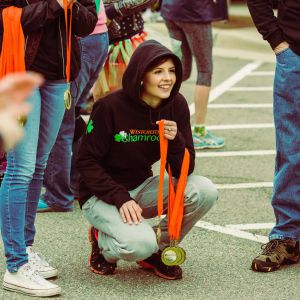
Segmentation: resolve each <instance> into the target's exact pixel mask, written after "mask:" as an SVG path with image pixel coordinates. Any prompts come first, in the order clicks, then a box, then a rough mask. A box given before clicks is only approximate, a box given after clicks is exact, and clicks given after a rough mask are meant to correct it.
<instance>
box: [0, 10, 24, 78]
mask: <svg viewBox="0 0 300 300" xmlns="http://www.w3.org/2000/svg"><path fill="white" fill-rule="evenodd" d="M21 14H22V8H18V7H14V6H10V7H7V8H5V9H3V10H2V19H3V42H2V50H1V58H0V78H1V77H3V76H4V75H6V74H8V73H13V72H25V51H24V49H25V37H24V33H23V29H22V25H21Z"/></svg>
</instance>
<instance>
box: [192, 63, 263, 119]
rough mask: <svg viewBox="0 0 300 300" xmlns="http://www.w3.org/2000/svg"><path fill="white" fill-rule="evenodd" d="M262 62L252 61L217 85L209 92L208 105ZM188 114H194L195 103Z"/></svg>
mask: <svg viewBox="0 0 300 300" xmlns="http://www.w3.org/2000/svg"><path fill="white" fill-rule="evenodd" d="M262 63H263V62H262V61H254V62H252V63H249V64H247V65H245V66H244V67H243V68H241V69H240V70H239V71H237V72H236V73H234V74H233V75H232V76H230V77H229V78H227V79H226V80H225V81H223V82H222V83H220V84H219V85H217V86H216V87H215V88H214V89H212V91H211V92H210V96H209V101H208V102H209V103H211V102H213V101H215V100H216V99H217V98H218V97H220V96H221V95H222V94H224V93H225V92H226V91H228V90H229V89H230V88H231V87H233V86H234V85H235V84H236V83H237V82H239V81H240V80H242V79H243V78H245V77H246V76H247V75H249V74H250V73H251V72H253V71H254V70H256V69H257V68H259V67H260V66H261V65H262ZM189 107H190V114H191V115H193V114H194V113H195V103H192V104H191V105H190V106H189Z"/></svg>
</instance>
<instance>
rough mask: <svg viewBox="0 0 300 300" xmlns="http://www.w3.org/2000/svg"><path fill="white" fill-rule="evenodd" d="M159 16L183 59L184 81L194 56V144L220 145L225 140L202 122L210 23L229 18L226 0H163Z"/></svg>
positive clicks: (208, 70) (197, 146)
mask: <svg viewBox="0 0 300 300" xmlns="http://www.w3.org/2000/svg"><path fill="white" fill-rule="evenodd" d="M161 15H162V17H163V18H164V20H165V23H166V26H167V28H168V31H169V35H170V37H171V41H172V45H173V48H174V51H175V53H176V54H178V56H179V57H180V58H181V60H182V65H183V80H187V79H188V78H189V77H190V74H191V70H192V61H193V60H192V59H193V57H194V58H195V60H196V66H197V72H198V73H197V81H196V87H195V96H194V101H195V125H194V130H193V141H194V147H195V149H205V148H208V149H210V148H211V149H214V148H221V147H223V146H224V145H225V141H224V139H223V138H222V137H218V136H216V135H214V134H212V133H211V132H209V131H208V130H206V128H205V122H206V115H207V106H208V98H209V93H210V89H211V80H212V71H213V62H212V46H213V40H212V28H211V22H212V21H219V20H224V19H227V18H228V15H227V4H226V1H224V0H217V1H213V0H204V1H199V0H163V1H162V4H161Z"/></svg>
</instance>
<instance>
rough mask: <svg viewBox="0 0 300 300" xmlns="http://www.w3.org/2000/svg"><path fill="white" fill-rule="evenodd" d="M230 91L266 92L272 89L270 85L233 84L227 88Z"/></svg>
mask: <svg viewBox="0 0 300 300" xmlns="http://www.w3.org/2000/svg"><path fill="white" fill-rule="evenodd" d="M228 91H230V92H268V91H273V87H272V86H235V87H232V88H230V89H228Z"/></svg>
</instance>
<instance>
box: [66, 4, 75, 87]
mask: <svg viewBox="0 0 300 300" xmlns="http://www.w3.org/2000/svg"><path fill="white" fill-rule="evenodd" d="M68 8H69V11H70V18H68ZM72 10H73V3H71V4H70V5H69V7H68V0H64V13H65V24H66V49H67V63H66V76H67V83H70V74H71V44H72V42H71V38H72ZM68 19H69V20H68Z"/></svg>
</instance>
